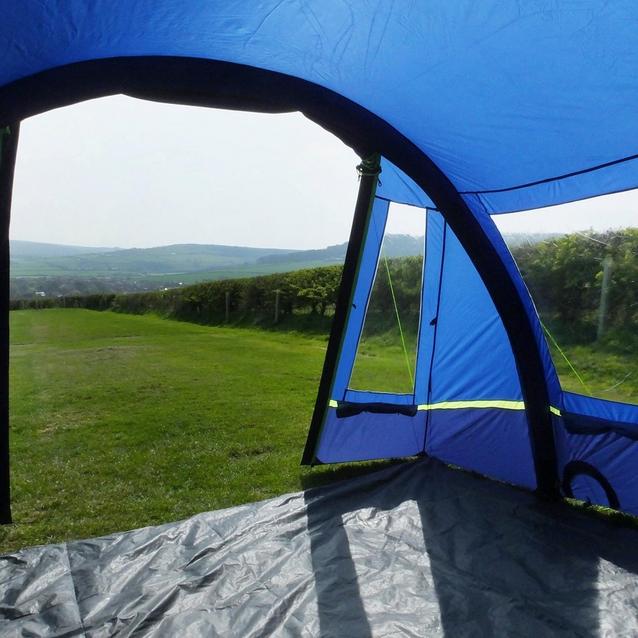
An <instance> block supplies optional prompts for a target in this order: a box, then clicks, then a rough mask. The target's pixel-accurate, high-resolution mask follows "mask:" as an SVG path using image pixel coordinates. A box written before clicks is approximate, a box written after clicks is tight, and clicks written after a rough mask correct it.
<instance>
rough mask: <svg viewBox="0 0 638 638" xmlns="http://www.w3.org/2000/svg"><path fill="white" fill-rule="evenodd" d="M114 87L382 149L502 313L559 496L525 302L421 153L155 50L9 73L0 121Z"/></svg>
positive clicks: (292, 85) (302, 94)
mask: <svg viewBox="0 0 638 638" xmlns="http://www.w3.org/2000/svg"><path fill="white" fill-rule="evenodd" d="M116 93H124V94H128V95H131V96H134V97H141V98H146V99H152V100H158V101H165V102H177V103H182V104H196V105H201V106H213V107H223V108H231V109H232V108H234V109H241V110H251V109H253V110H257V111H262V112H284V111H293V110H299V111H301V112H302V113H303V114H304V115H306V116H307V117H308V118H309V119H311V120H312V121H314V122H316V123H317V124H319V125H321V126H323V127H324V128H325V129H327V130H328V131H330V132H332V133H333V134H334V135H336V136H337V137H339V138H340V139H341V140H342V141H343V142H344V143H345V144H348V145H349V146H351V147H352V148H353V149H354V150H355V151H356V152H357V153H358V154H359V155H360V156H362V157H366V156H368V155H370V154H371V153H373V152H379V153H382V154H383V155H384V156H385V157H387V159H388V160H390V161H391V162H392V163H393V164H395V165H396V166H398V167H399V168H400V169H401V170H403V171H404V172H405V173H407V174H408V175H409V176H410V177H411V178H412V179H413V180H414V181H415V182H416V183H417V184H418V185H419V186H420V187H421V188H423V189H424V191H425V192H426V193H427V194H428V196H429V197H430V199H431V200H432V201H433V202H434V204H435V206H436V208H437V209H438V210H440V211H441V213H442V214H443V215H444V217H445V219H446V221H447V223H448V224H449V225H450V228H451V229H452V230H453V232H454V233H455V235H456V236H457V238H458V240H459V241H460V243H461V245H462V246H463V248H464V249H465V251H466V252H467V253H468V255H469V257H470V259H471V260H472V262H473V263H474V265H475V267H476V269H477V271H478V272H479V274H480V276H481V278H482V280H483V282H484V284H485V286H486V288H487V290H488V292H489V294H490V296H491V298H492V300H493V302H494V305H495V307H496V309H497V311H498V312H499V313H500V315H501V318H502V320H503V324H504V326H505V330H506V332H507V334H508V336H509V339H510V344H511V346H512V349H513V352H514V358H515V360H516V364H517V369H518V373H519V377H520V382H521V388H522V393H523V400H524V401H525V405H526V407H527V417H528V422H529V427H530V442H531V447H532V453H533V456H534V465H535V470H536V478H537V485H538V491H539V492H542V493H545V494H548V495H552V496H554V495H558V493H559V490H558V488H559V481H558V473H557V462H556V451H555V446H554V438H553V429H552V421H551V418H550V411H549V405H550V402H549V394H548V389H547V383H546V380H545V374H544V366H543V362H542V360H541V356H540V353H539V352H538V349H537V347H536V343H535V334H534V329H533V326H532V323H531V322H530V320H529V318H528V317H527V313H526V309H525V304H524V303H523V300H522V299H521V298H520V296H519V293H518V290H517V288H516V286H515V284H514V282H513V281H512V280H511V278H510V276H509V273H508V272H507V268H506V266H505V264H504V263H503V261H502V260H501V258H500V256H499V255H498V252H497V251H496V250H495V249H494V247H493V246H492V244H491V242H490V240H489V238H488V236H487V235H486V233H485V231H484V230H483V228H482V226H481V225H480V223H479V221H478V220H477V219H476V218H475V217H474V216H473V215H472V213H471V212H470V210H469V208H468V206H467V204H466V202H465V200H464V199H463V198H462V197H461V195H460V194H459V193H458V191H457V190H456V189H455V188H454V186H453V184H452V183H451V182H450V180H449V179H448V178H447V177H446V175H445V174H444V173H443V172H442V171H441V170H440V169H439V168H438V167H437V166H436V165H435V164H434V162H432V160H431V159H430V158H429V157H428V156H427V155H425V154H424V153H423V151H422V150H420V149H419V148H418V147H416V146H415V145H414V144H413V143H412V142H411V141H410V140H409V139H407V138H406V137H404V136H403V135H402V134H401V133H399V132H398V131H397V130H396V129H394V128H393V127H392V126H390V125H389V124H388V123H387V122H385V121H384V120H382V119H380V118H379V117H377V116H376V115H374V114H372V113H370V112H369V111H367V110H366V109H364V108H363V107H361V106H359V105H358V104H356V103H354V102H352V101H351V100H348V99H347V98H345V97H343V96H341V95H339V94H337V93H334V92H333V91H331V90H329V89H326V88H324V87H321V86H318V85H316V84H312V83H310V82H307V81H305V80H301V79H299V78H294V77H291V76H287V75H283V74H281V73H275V72H272V71H265V70H263V69H256V68H253V67H248V66H245V65H241V64H235V63H230V62H220V61H214V60H202V59H193V58H175V57H164V56H157V57H121V58H109V59H102V60H92V61H88V62H79V63H76V64H71V65H67V66H63V67H58V68H55V69H50V70H48V71H43V72H41V73H38V74H36V75H33V76H30V77H28V78H24V79H21V80H17V81H16V82H13V83H12V84H9V85H6V86H4V87H2V88H1V89H0V123H1V122H3V121H4V122H11V121H18V120H20V119H23V118H25V117H29V116H31V115H35V114H37V113H42V112H44V111H46V110H49V109H52V108H56V107H59V106H64V105H68V104H73V103H75V102H78V101H81V100H86V99H89V98H95V97H101V96H106V95H113V94H116ZM316 434H317V431H313V432H311V437H310V439H309V442H308V443H309V444H311V443H313V444H314V443H316V440H314V441H313V440H312V439H313V437H314V436H316Z"/></svg>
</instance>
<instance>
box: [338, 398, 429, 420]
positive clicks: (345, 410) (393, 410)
mask: <svg viewBox="0 0 638 638" xmlns="http://www.w3.org/2000/svg"><path fill="white" fill-rule="evenodd" d="M364 412H368V413H372V414H402V415H404V416H416V414H417V412H418V407H417V406H416V405H402V404H399V403H354V402H352V401H339V402H338V403H337V418H338V419H345V418H348V417H351V416H356V415H357V414H362V413H364Z"/></svg>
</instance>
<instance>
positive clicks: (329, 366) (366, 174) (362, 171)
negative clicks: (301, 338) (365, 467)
mask: <svg viewBox="0 0 638 638" xmlns="http://www.w3.org/2000/svg"><path fill="white" fill-rule="evenodd" d="M357 168H358V170H359V175H360V181H359V194H358V195H357V203H356V205H355V209H354V219H353V220H352V228H351V229H350V239H349V240H348V249H347V251H346V259H345V262H344V264H343V274H342V275H341V285H340V286H339V294H338V296H337V303H336V305H335V314H334V317H333V319H332V327H331V329H330V339H329V340H328V348H327V350H326V358H325V359H324V362H323V371H322V373H321V381H320V382H319V390H318V392H317V400H316V402H315V411H314V413H313V415H312V421H311V423H310V432H309V433H308V439H307V441H306V447H305V449H304V453H303V457H302V459H301V463H302V465H312V464H314V463H316V462H317V458H316V456H315V451H316V449H317V444H318V442H319V436H320V434H321V428H322V426H323V422H324V420H325V416H326V410H327V407H328V402H329V401H330V391H331V389H332V382H333V380H334V376H335V371H336V368H337V362H338V361H339V353H340V351H341V345H342V342H343V337H344V334H345V328H346V324H347V322H348V315H349V313H350V306H351V304H352V295H353V294H354V289H355V285H356V282H357V274H358V272H359V264H360V262H361V255H362V254H363V246H364V240H365V237H366V232H367V229H368V223H369V221H370V214H371V211H372V204H373V203H374V196H375V193H376V191H377V181H378V179H379V173H380V172H381V156H380V155H379V154H378V153H374V154H373V155H370V156H368V157H366V158H365V159H363V160H362V161H361V164H360V165H359V166H358V167H357Z"/></svg>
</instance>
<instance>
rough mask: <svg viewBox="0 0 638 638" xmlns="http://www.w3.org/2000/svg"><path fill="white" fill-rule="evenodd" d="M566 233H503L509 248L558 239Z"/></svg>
mask: <svg viewBox="0 0 638 638" xmlns="http://www.w3.org/2000/svg"><path fill="white" fill-rule="evenodd" d="M565 234H566V233H506V234H505V235H503V239H504V240H505V243H506V244H507V245H508V246H509V247H510V248H518V247H519V246H531V245H533V244H538V243H539V242H541V241H546V240H548V239H558V238H559V237H564V236H565Z"/></svg>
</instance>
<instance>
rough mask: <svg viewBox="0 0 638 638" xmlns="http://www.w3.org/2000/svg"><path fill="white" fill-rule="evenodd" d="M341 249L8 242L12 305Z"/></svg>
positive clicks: (175, 281)
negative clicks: (124, 246)
mask: <svg viewBox="0 0 638 638" xmlns="http://www.w3.org/2000/svg"><path fill="white" fill-rule="evenodd" d="M557 236H558V234H556V233H542V234H539V233H533V234H526V233H513V234H509V235H506V236H505V240H506V242H507V243H508V245H509V246H510V247H511V248H516V247H519V246H523V245H529V244H534V243H537V242H539V241H542V240H545V239H549V238H553V237H557ZM346 248H347V243H345V242H344V243H342V244H335V245H333V246H328V247H327V248H322V249H317V250H286V249H276V248H250V247H246V246H222V245H216V244H175V245H172V246H159V247H156V248H130V249H111V248H90V247H84V246H62V245H57V244H39V243H37V242H25V241H12V242H11V297H12V298H13V299H27V298H31V297H33V296H34V295H36V294H38V295H39V296H42V295H44V296H47V297H50V296H53V297H55V296H58V295H74V294H91V293H94V292H95V293H97V292H116V293H117V292H140V291H151V290H158V289H161V288H175V287H179V286H182V285H187V284H194V283H199V282H202V281H214V280H219V279H233V278H237V277H254V276H256V275H267V274H271V273H277V272H287V271H294V270H300V269H303V268H315V267H317V266H326V265H331V264H340V263H342V262H343V260H344V257H345V254H346ZM384 249H385V254H386V255H387V256H388V257H391V258H393V257H408V256H410V255H418V254H422V253H423V237H413V236H411V235H388V236H386V238H385V240H384Z"/></svg>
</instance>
